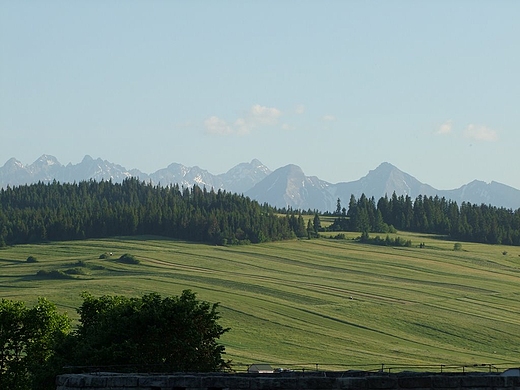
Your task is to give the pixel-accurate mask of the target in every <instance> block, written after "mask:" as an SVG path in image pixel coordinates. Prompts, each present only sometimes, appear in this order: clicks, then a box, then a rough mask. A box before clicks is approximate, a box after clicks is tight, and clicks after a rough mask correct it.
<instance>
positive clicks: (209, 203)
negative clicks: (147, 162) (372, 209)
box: [0, 178, 303, 246]
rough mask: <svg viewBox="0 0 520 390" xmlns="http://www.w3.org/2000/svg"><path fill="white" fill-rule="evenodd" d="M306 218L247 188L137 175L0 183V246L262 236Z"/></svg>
mask: <svg viewBox="0 0 520 390" xmlns="http://www.w3.org/2000/svg"><path fill="white" fill-rule="evenodd" d="M302 225H303V218H302V217H301V215H300V216H299V218H297V217H296V216H294V215H287V216H285V217H279V216H277V215H275V214H274V211H273V209H272V208H270V207H269V206H268V205H263V206H262V205H260V204H259V203H258V202H256V201H252V200H251V199H249V198H247V197H245V196H243V195H236V194H231V193H229V192H226V191H220V190H219V191H218V192H214V191H206V190H205V189H200V188H199V187H197V186H193V187H192V188H189V189H188V188H182V189H181V188H179V186H178V185H174V186H170V187H160V186H153V185H151V184H146V183H144V182H141V181H139V180H137V179H134V178H130V179H127V180H125V181H123V182H122V183H112V182H110V181H108V182H107V181H101V182H96V181H88V182H80V183H74V184H60V183H57V182H53V183H50V184H43V183H38V184H32V185H23V186H19V187H14V188H9V187H8V188H7V189H2V190H0V246H5V245H12V244H20V243H28V242H40V241H46V240H51V241H53V240H74V239H84V238H96V237H110V236H127V235H141V234H152V235H162V236H167V237H172V238H180V239H186V240H192V241H202V242H211V243H215V244H228V243H229V244H238V243H249V242H252V243H258V242H263V241H274V240H283V239H289V238H293V237H295V235H296V234H298V235H301V234H302V232H301V231H302V229H301V228H302Z"/></svg>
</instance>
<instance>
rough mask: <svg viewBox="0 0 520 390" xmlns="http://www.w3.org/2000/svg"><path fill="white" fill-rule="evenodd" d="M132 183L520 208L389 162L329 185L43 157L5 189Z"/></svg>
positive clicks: (321, 200) (297, 175)
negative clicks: (436, 183)
mask: <svg viewBox="0 0 520 390" xmlns="http://www.w3.org/2000/svg"><path fill="white" fill-rule="evenodd" d="M129 177H138V178H139V179H140V180H143V181H146V182H151V183H152V184H155V185H161V186H168V185H170V184H178V185H179V186H183V187H192V186H193V185H198V186H199V187H206V188H208V189H210V188H214V189H215V190H219V189H221V190H226V191H229V192H234V193H239V194H244V195H247V196H249V197H250V198H252V199H255V200H257V201H258V202H260V203H264V202H267V203H269V204H270V205H272V206H276V207H279V208H282V207H291V208H293V209H303V210H308V209H311V210H319V211H322V212H323V211H333V210H335V208H336V202H337V199H338V198H339V199H341V201H342V203H343V204H344V205H347V204H348V201H349V199H350V196H351V195H352V194H353V195H355V196H356V198H358V197H359V196H360V195H361V194H362V193H364V194H365V195H366V196H368V197H372V196H373V197H374V198H375V199H376V200H377V199H379V198H381V197H383V196H385V194H387V195H388V196H391V195H392V194H393V193H394V192H395V193H396V194H397V195H398V196H400V195H404V196H406V195H408V196H410V197H411V198H412V199H415V198H416V197H417V196H419V195H426V196H439V197H445V198H446V199H451V200H453V201H456V202H457V203H459V204H460V203H462V202H470V203H472V204H481V203H484V204H491V205H493V206H497V207H505V208H508V209H513V210H516V209H519V208H520V190H518V189H516V188H513V187H510V186H507V185H505V184H501V183H498V182H494V181H493V182H491V183H485V182H482V181H478V180H474V181H472V182H470V183H468V184H465V185H463V186H462V187H460V188H457V189H453V190H437V189H435V188H433V187H432V186H430V185H428V184H425V183H421V182H420V181H419V180H417V179H416V178H414V177H413V176H411V175H409V174H407V173H405V172H403V171H401V170H399V169H398V168H397V167H395V166H393V165H392V164H390V163H388V162H384V163H382V164H381V165H379V166H378V167H377V168H375V169H374V170H371V171H369V172H368V174H367V175H366V176H364V177H362V178H360V179H359V180H355V181H350V182H340V183H336V184H333V183H329V182H326V181H324V180H321V179H319V178H318V177H315V176H306V175H305V173H304V172H303V171H302V169H301V168H300V167H299V166H297V165H293V164H290V165H286V166H284V167H280V168H278V169H276V170H274V171H271V170H270V169H269V168H268V167H266V166H265V165H263V164H262V163H261V162H260V161H258V160H256V159H254V160H252V161H251V162H249V163H241V164H238V165H236V166H235V167H233V168H231V169H230V170H229V171H227V172H226V173H223V174H219V175H214V174H212V173H210V172H208V171H207V170H204V169H202V168H199V167H197V166H195V167H187V166H184V165H182V164H178V163H172V164H170V165H169V166H168V167H166V168H163V169H160V170H158V171H156V172H154V173H151V174H147V173H144V172H141V171H139V170H137V169H133V170H127V169H126V168H125V167H123V166H121V165H118V164H115V163H112V162H109V161H107V160H102V159H100V158H97V159H93V158H92V157H90V156H85V157H84V158H83V160H82V161H81V162H80V163H78V164H70V163H69V164H67V165H62V164H61V163H60V162H59V161H58V160H57V159H56V158H55V157H53V156H50V155H43V156H41V157H40V158H39V159H38V160H36V161H35V162H34V163H32V164H30V165H24V164H22V163H21V162H20V161H18V160H16V159H15V158H11V159H9V160H8V161H7V162H6V163H5V164H4V166H2V167H0V187H1V188H6V187H7V186H18V185H24V184H30V183H37V182H52V181H54V180H56V181H59V182H62V183H65V182H80V181H85V180H96V181H101V180H112V182H122V181H123V180H124V179H126V178H129Z"/></svg>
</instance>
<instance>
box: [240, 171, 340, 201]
mask: <svg viewBox="0 0 520 390" xmlns="http://www.w3.org/2000/svg"><path fill="white" fill-rule="evenodd" d="M329 185H330V184H329V183H327V182H325V181H323V180H319V179H318V178H317V177H308V176H305V174H304V173H303V171H302V170H301V168H300V167H299V166H297V165H293V164H289V165H287V166H285V167H282V168H278V169H277V170H275V171H274V172H273V173H271V174H270V175H269V176H267V177H266V178H265V179H264V180H262V181H261V182H259V183H258V184H256V185H255V186H254V187H253V188H251V189H250V190H249V191H247V192H246V195H247V196H249V197H251V198H253V199H256V200H258V201H259V202H260V203H264V202H267V203H269V204H270V205H272V206H276V207H292V208H294V209H303V210H307V209H313V210H314V209H318V210H327V209H328V208H329V205H330V204H331V202H332V200H333V198H332V196H331V195H330V193H329V192H328V191H327V187H328V186H329Z"/></svg>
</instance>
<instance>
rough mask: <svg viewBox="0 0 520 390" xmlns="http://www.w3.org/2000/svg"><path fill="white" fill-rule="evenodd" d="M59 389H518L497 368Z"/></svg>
mask: <svg viewBox="0 0 520 390" xmlns="http://www.w3.org/2000/svg"><path fill="white" fill-rule="evenodd" d="M56 384H57V390H246V389H247V390H333V389H334V390H336V389H337V390H340V389H341V390H520V376H504V375H499V374H479V373H466V374H427V373H421V374H418V373H399V374H384V373H366V372H364V373H352V372H344V373H342V372H313V373H279V374H256V375H252V374H193V375H188V374H175V375H173V374H172V375H152V374H149V375H147V374H114V373H90V374H70V375H61V376H59V377H58V378H57V380H56Z"/></svg>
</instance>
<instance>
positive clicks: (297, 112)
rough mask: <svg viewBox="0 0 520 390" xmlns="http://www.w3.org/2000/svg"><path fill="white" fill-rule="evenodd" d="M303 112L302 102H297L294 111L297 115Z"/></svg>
mask: <svg viewBox="0 0 520 390" xmlns="http://www.w3.org/2000/svg"><path fill="white" fill-rule="evenodd" d="M304 112H305V106H304V105H303V104H298V105H297V106H296V108H295V109H294V113H295V114H297V115H302V114H303V113H304Z"/></svg>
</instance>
